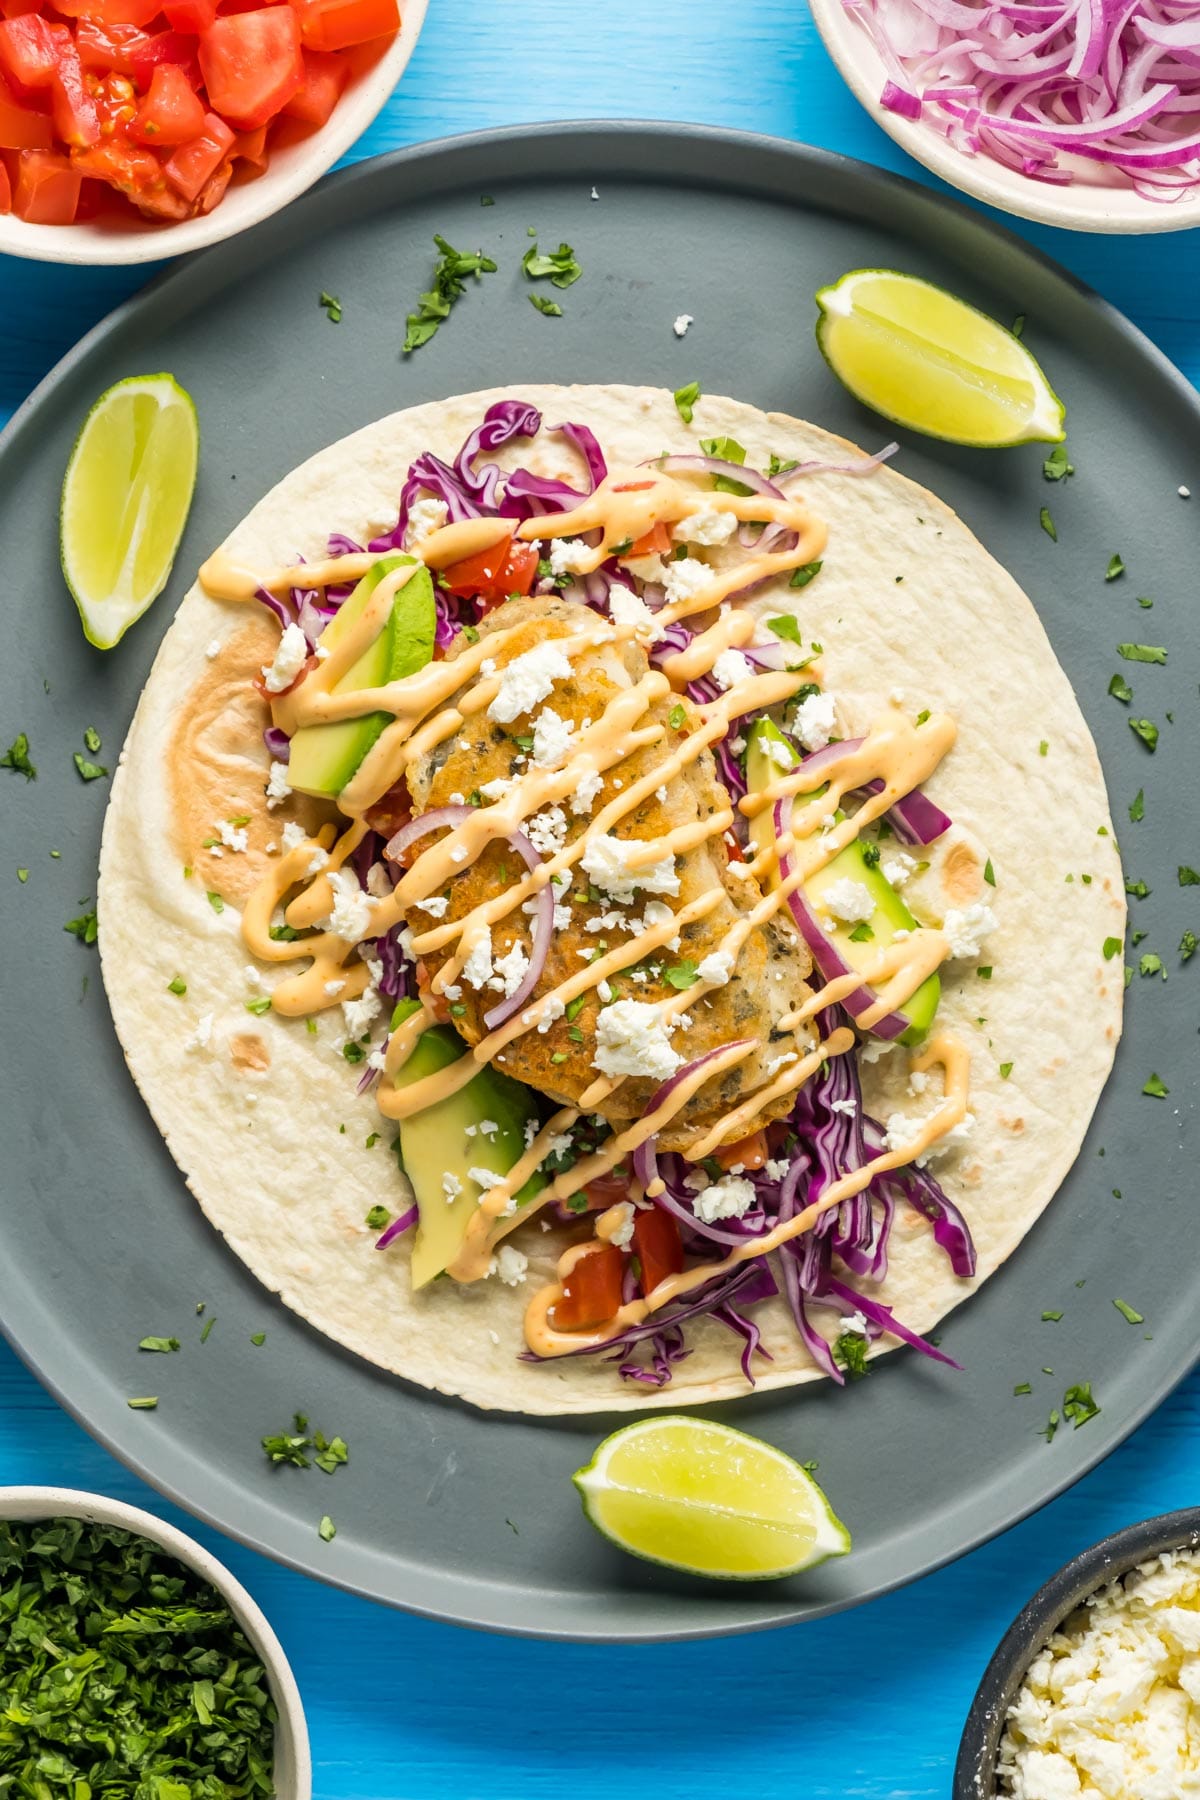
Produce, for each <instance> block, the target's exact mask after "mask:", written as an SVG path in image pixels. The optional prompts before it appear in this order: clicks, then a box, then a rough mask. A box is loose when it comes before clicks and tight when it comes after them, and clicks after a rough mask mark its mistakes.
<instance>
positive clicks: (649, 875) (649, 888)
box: [580, 832, 679, 900]
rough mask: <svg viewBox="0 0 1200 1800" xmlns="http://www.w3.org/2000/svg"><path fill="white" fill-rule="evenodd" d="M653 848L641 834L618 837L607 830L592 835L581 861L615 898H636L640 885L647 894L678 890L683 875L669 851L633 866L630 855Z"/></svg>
mask: <svg viewBox="0 0 1200 1800" xmlns="http://www.w3.org/2000/svg"><path fill="white" fill-rule="evenodd" d="M649 848H651V846H650V845H649V844H647V843H645V842H644V841H643V839H641V838H618V837H613V835H612V833H611V832H603V833H601V835H600V836H599V837H594V838H592V840H591V842H590V843H589V844H588V846H587V848H586V849H585V850H584V853H583V855H582V857H581V858H580V864H581V866H582V868H583V869H584V870H585V872H586V873H587V874H588V875H589V876H590V877H591V879H592V880H593V881H594V882H595V884H596V886H597V887H598V888H603V890H604V892H605V893H606V894H611V895H612V897H613V899H614V900H632V899H633V896H634V892H635V890H636V889H638V888H641V890H642V891H643V892H644V893H647V894H677V893H678V892H679V876H678V875H677V874H676V872H675V858H674V857H673V856H671V855H669V854H668V855H667V856H663V857H660V858H659V859H658V861H657V862H652V863H645V864H643V865H642V866H640V867H638V868H630V866H629V862H630V858H631V857H635V856H638V855H640V854H641V853H642V852H643V851H645V850H647V849H649Z"/></svg>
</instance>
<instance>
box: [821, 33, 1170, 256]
mask: <svg viewBox="0 0 1200 1800" xmlns="http://www.w3.org/2000/svg"><path fill="white" fill-rule="evenodd" d="M809 5H810V6H811V8H812V15H813V18H814V19H815V21H816V25H817V30H818V31H819V32H820V34H821V37H822V38H823V40H824V43H825V48H826V49H827V50H828V52H829V54H830V56H831V57H832V58H833V60H834V62H835V63H836V64H837V67H838V70H839V71H840V73H841V75H842V78H843V80H844V81H845V82H846V83H847V85H848V86H849V88H850V89H851V91H852V92H853V94H854V95H855V98H856V99H858V100H860V101H861V102H862V104H863V106H865V107H866V109H867V111H868V112H869V113H870V115H871V117H872V118H873V119H874V120H875V122H876V124H877V125H881V126H882V127H883V129H884V131H886V132H887V134H888V136H889V137H890V138H894V139H895V141H896V143H898V144H899V145H900V148H901V149H902V150H907V152H908V154H909V155H910V156H913V157H915V158H916V160H917V161H918V162H919V163H924V165H925V167H926V168H927V169H932V171H933V173H934V174H935V175H940V176H941V178H942V180H943V181H948V182H950V183H951V185H952V186H954V187H956V188H961V189H962V191H963V193H964V194H972V195H974V197H975V199H976V200H983V201H986V203H987V204H988V205H989V206H998V207H1000V208H1001V210H1002V211H1004V212H1009V213H1015V214H1016V215H1017V217H1018V218H1021V219H1036V220H1038V221H1039V222H1040V223H1041V224H1043V225H1059V226H1063V227H1065V228H1066V229H1067V230H1068V231H1107V232H1132V231H1138V232H1142V231H1184V230H1187V229H1188V228H1189V227H1192V226H1196V225H1200V189H1198V190H1196V191H1194V192H1192V193H1191V194H1189V195H1187V197H1186V198H1184V199H1181V200H1175V201H1172V202H1171V203H1170V204H1169V205H1164V204H1163V203H1162V202H1161V201H1157V200H1143V198H1142V196H1141V195H1140V194H1138V193H1135V191H1134V190H1133V188H1117V187H1099V186H1096V185H1095V184H1093V183H1085V182H1082V181H1077V182H1074V183H1073V184H1072V185H1071V186H1070V187H1051V186H1050V185H1049V184H1048V183H1046V182H1042V181H1031V180H1030V179H1029V177H1028V176H1027V175H1022V174H1021V173H1020V172H1019V171H1018V170H1016V169H1006V168H1005V167H1004V166H1003V164H1002V163H998V162H996V161H994V160H993V158H991V157H990V156H968V155H967V154H966V153H965V152H964V151H962V150H957V149H956V148H955V147H954V145H953V144H951V143H950V142H949V140H948V139H947V138H945V137H943V135H942V133H941V132H940V131H939V130H938V128H937V127H936V125H930V124H927V123H926V122H925V120H923V119H902V118H901V117H900V115H899V114H898V113H894V112H889V111H887V110H886V109H885V108H884V107H882V106H880V104H879V96H880V93H881V92H882V90H883V84H884V82H885V81H886V80H887V73H886V71H885V69H884V66H883V63H882V61H881V60H880V56H879V53H878V51H877V50H876V48H875V46H874V44H873V43H872V42H871V40H870V38H869V37H868V36H867V34H866V32H865V31H864V30H863V29H862V27H861V26H859V25H857V24H855V22H854V20H853V19H852V18H851V17H850V16H849V14H848V13H847V11H846V9H845V7H844V5H843V4H842V0H809Z"/></svg>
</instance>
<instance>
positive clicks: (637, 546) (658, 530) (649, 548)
mask: <svg viewBox="0 0 1200 1800" xmlns="http://www.w3.org/2000/svg"><path fill="white" fill-rule="evenodd" d="M670 548H671V533H670V531H669V530H668V529H667V527H666V526H665V525H664V524H663V523H662V521H661V520H660V521H659V523H658V524H657V525H652V526H651V527H650V529H649V531H647V532H643V534H642V536H641V537H640V538H638V540H637V542H636V543H633V544H630V546H629V548H628V550H626V551H625V553H624V554H625V555H626V556H627V557H629V556H665V555H666V553H667V551H668V550H669V549H670Z"/></svg>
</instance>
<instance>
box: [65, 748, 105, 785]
mask: <svg viewBox="0 0 1200 1800" xmlns="http://www.w3.org/2000/svg"><path fill="white" fill-rule="evenodd" d="M72 761H73V762H74V764H75V767H76V768H77V769H78V771H79V775H80V779H81V780H83V781H99V779H100V777H101V776H102V775H107V774H108V770H107V769H106V768H105V767H104V765H103V763H97V762H91V761H89V759H88V758H87V757H86V756H81V755H80V753H79V751H78V750H76V752H75V754H74V756H73V758H72Z"/></svg>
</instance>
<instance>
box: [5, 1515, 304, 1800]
mask: <svg viewBox="0 0 1200 1800" xmlns="http://www.w3.org/2000/svg"><path fill="white" fill-rule="evenodd" d="M0 1717H2V1718H3V1719H5V1720H7V1721H9V1722H10V1723H11V1722H12V1721H14V1720H15V1721H17V1722H18V1726H19V1728H16V1729H12V1730H9V1731H7V1732H4V1731H0V1789H2V1791H3V1792H4V1793H5V1794H7V1793H8V1792H9V1791H10V1788H11V1791H12V1792H13V1793H21V1794H26V1793H28V1794H35V1793H36V1794H42V1793H43V1792H44V1793H46V1794H47V1795H48V1794H49V1793H50V1790H51V1787H53V1789H54V1792H55V1793H56V1794H57V1793H59V1792H60V1791H61V1792H62V1793H63V1794H64V1795H65V1794H73V1795H75V1796H77V1797H78V1796H85V1797H86V1796H89V1795H93V1794H95V1795H97V1796H99V1795H100V1794H107V1795H113V1796H116V1795H126V1794H128V1795H132V1794H135V1793H136V1794H138V1795H143V1794H145V1795H150V1794H153V1795H155V1796H156V1797H157V1800H187V1796H189V1795H199V1794H204V1795H206V1796H214V1797H215V1796H218V1795H220V1796H227V1797H228V1800H312V1762H311V1757H310V1754H309V1744H308V1731H307V1728H306V1726H305V1722H304V1712H303V1708H302V1706H301V1703H300V1695H299V1692H298V1691H297V1688H296V1682H295V1678H294V1677H293V1675H292V1671H291V1669H290V1668H289V1666H288V1663H287V1659H286V1657H285V1656H284V1653H283V1649H282V1646H281V1645H280V1643H279V1640H278V1638H277V1637H276V1636H275V1633H274V1632H273V1631H272V1630H271V1627H270V1625H269V1624H268V1623H267V1621H266V1619H265V1618H264V1617H263V1615H262V1613H261V1612H260V1611H259V1609H258V1607H257V1606H256V1605H255V1603H254V1601H253V1600H252V1599H251V1597H250V1595H249V1594H248V1593H247V1592H246V1590H245V1588H244V1587H242V1585H241V1583H240V1582H238V1581H236V1580H235V1579H234V1577H233V1575H232V1574H231V1573H230V1571H229V1570H228V1569H226V1568H225V1567H224V1565H223V1564H222V1563H219V1562H218V1561H217V1559H216V1557H215V1556H212V1555H210V1553H209V1552H208V1551H207V1550H205V1549H204V1548H203V1546H202V1545H200V1544H198V1543H196V1541H195V1540H194V1539H193V1538H190V1537H186V1536H185V1535H184V1533H183V1532H182V1531H176V1530H175V1528H174V1527H173V1526H171V1525H167V1524H165V1523H164V1522H163V1520H161V1519H157V1518H155V1517H154V1516H153V1515H152V1514H151V1513H147V1512H143V1511H141V1510H140V1509H139V1508H138V1507H134V1506H127V1505H125V1504H124V1503H123V1502H122V1501H119V1500H109V1499H106V1498H105V1497H104V1496H102V1495H100V1494H84V1493H79V1492H77V1491H76V1490H74V1489H71V1488H35V1487H10V1488H0Z"/></svg>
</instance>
